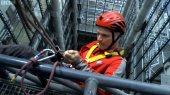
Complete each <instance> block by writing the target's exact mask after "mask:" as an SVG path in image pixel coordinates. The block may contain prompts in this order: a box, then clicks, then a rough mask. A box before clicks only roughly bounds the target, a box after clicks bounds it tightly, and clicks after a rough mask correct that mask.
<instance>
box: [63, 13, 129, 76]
mask: <svg viewBox="0 0 170 95" xmlns="http://www.w3.org/2000/svg"><path fill="white" fill-rule="evenodd" d="M96 25H97V27H98V30H97V41H93V42H91V43H89V44H87V45H85V46H83V47H82V48H81V50H80V54H79V52H78V51H75V50H68V51H65V53H64V57H65V59H66V60H67V61H68V62H69V63H71V64H72V65H73V66H74V67H75V68H76V69H80V70H85V71H91V72H94V73H99V74H104V75H107V76H116V77H121V76H122V75H123V74H124V71H125V67H126V62H125V60H124V59H123V58H122V57H121V54H120V51H119V39H120V37H121V35H122V34H123V33H124V32H125V28H126V26H125V23H124V18H123V16H122V15H121V14H119V13H117V12H106V13H103V14H101V15H100V16H99V17H98V18H97V20H96Z"/></svg>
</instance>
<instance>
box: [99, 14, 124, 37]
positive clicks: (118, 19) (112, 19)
mask: <svg viewBox="0 0 170 95" xmlns="http://www.w3.org/2000/svg"><path fill="white" fill-rule="evenodd" d="M96 25H97V26H102V27H106V28H109V29H111V30H116V31H119V32H121V34H123V33H124V32H125V30H126V25H125V22H124V17H123V16H122V15H121V14H120V13H118V12H115V11H114V12H113V11H110V12H106V13H103V14H101V15H99V16H98V18H97V20H96Z"/></svg>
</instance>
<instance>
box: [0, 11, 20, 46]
mask: <svg viewBox="0 0 170 95" xmlns="http://www.w3.org/2000/svg"><path fill="white" fill-rule="evenodd" d="M0 18H1V20H2V22H3V23H4V25H5V27H6V29H7V30H8V33H9V34H10V35H11V37H12V40H13V42H14V43H15V44H18V41H17V39H16V38H15V36H14V34H13V32H12V30H11V27H10V24H9V22H8V21H7V19H6V18H5V16H4V15H3V13H2V11H1V10H0Z"/></svg>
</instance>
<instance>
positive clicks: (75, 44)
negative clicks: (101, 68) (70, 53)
mask: <svg viewBox="0 0 170 95" xmlns="http://www.w3.org/2000/svg"><path fill="white" fill-rule="evenodd" d="M72 6H73V16H74V17H73V21H74V27H73V35H74V36H73V42H74V49H77V46H78V44H77V43H78V42H77V38H78V34H77V25H78V23H77V15H78V14H77V13H78V9H77V0H73V1H72Z"/></svg>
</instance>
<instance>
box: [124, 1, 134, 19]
mask: <svg viewBox="0 0 170 95" xmlns="http://www.w3.org/2000/svg"><path fill="white" fill-rule="evenodd" d="M132 1H133V0H127V1H126V5H125V7H124V11H123V16H124V18H126V15H127V12H128V11H129V8H130V7H129V6H131V4H132Z"/></svg>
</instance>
